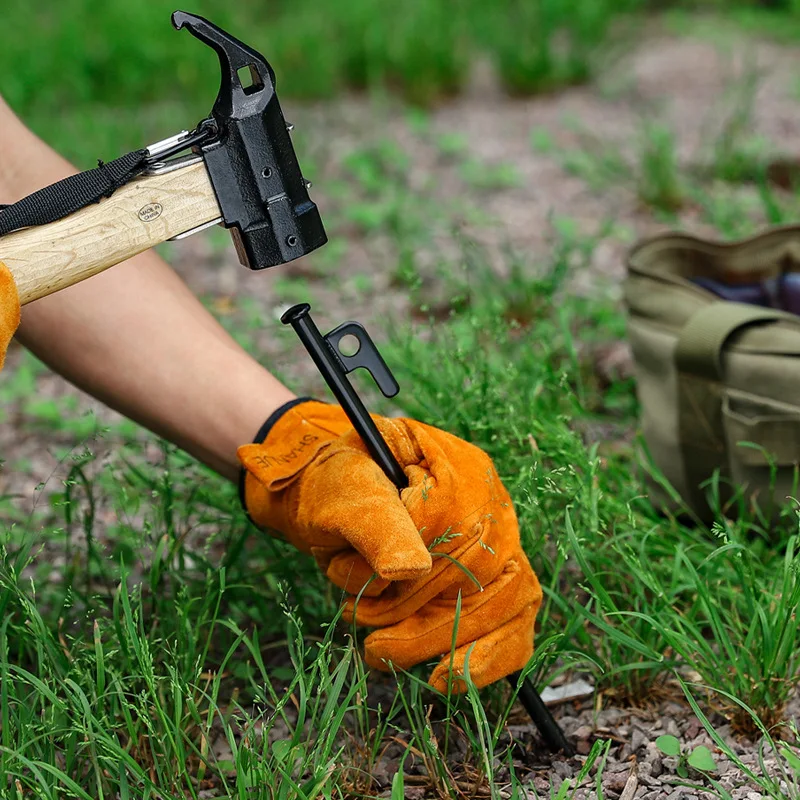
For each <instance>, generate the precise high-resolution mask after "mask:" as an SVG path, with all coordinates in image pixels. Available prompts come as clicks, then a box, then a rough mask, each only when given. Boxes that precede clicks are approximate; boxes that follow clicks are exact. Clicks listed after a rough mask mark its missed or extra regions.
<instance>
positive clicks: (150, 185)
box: [0, 162, 221, 305]
mask: <svg viewBox="0 0 800 800" xmlns="http://www.w3.org/2000/svg"><path fill="white" fill-rule="evenodd" d="M220 216H221V213H220V210H219V205H218V203H217V198H216V196H215V194H214V190H213V189H212V188H211V183H210V181H209V178H208V173H207V171H206V167H205V164H203V163H202V162H198V163H194V164H191V165H189V166H186V167H181V168H179V169H175V170H173V171H171V172H166V173H164V174H162V175H149V176H143V177H141V178H137V179H135V180H133V181H131V182H130V183H128V184H126V185H125V186H123V187H122V188H120V189H118V190H117V191H116V192H114V194H113V195H112V196H111V197H109V198H107V199H104V200H101V201H100V202H99V203H96V204H92V205H90V206H87V207H86V208H82V209H81V210H80V211H77V212H75V213H74V214H70V216H68V217H65V218H64V219H61V220H58V221H57V222H51V223H49V224H47V225H41V226H38V227H32V228H25V229H23V230H20V231H15V232H14V233H10V234H8V235H6V236H3V237H0V261H2V262H4V263H5V264H6V266H7V267H8V268H9V270H11V274H12V275H13V276H14V280H15V281H16V284H17V289H18V291H19V296H20V302H21V303H22V304H23V305H24V304H25V303H30V302H31V301H32V300H38V299H39V298H40V297H44V296H45V295H48V294H52V293H53V292H57V291H58V290H59V289H64V288H66V287H67V286H71V285H72V284H73V283H78V282H79V281H82V280H84V279H86V278H90V277H91V276H92V275H96V274H97V273H98V272H102V271H103V270H104V269H108V268H109V267H113V266H114V265H115V264H119V263H120V262H122V261H125V260H126V259H128V258H130V257H131V256H135V255H136V254H137V253H141V252H143V251H144V250H147V249H149V248H150V247H153V246H154V245H157V244H160V243H161V242H164V241H166V240H167V239H171V238H172V237H173V236H177V235H178V234H181V233H185V232H186V231H189V230H191V229H192V228H196V227H197V226H198V225H203V224H205V223H208V222H211V221H213V220H215V219H218V218H219V217H220Z"/></svg>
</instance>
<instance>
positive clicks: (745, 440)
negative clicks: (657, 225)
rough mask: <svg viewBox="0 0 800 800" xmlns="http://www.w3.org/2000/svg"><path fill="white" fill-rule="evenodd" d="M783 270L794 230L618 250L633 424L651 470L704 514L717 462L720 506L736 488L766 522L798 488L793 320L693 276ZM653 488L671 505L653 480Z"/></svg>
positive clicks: (737, 280) (791, 255) (796, 246)
mask: <svg viewBox="0 0 800 800" xmlns="http://www.w3.org/2000/svg"><path fill="white" fill-rule="evenodd" d="M793 272H800V226H797V227H786V228H775V229H772V230H770V231H768V232H766V233H763V234H761V235H759V236H756V237H754V238H751V239H748V240H745V241H739V242H734V243H731V244H720V243H716V242H709V241H704V240H702V239H698V238H694V237H691V236H687V235H683V234H676V233H672V234H667V235H662V236H658V237H656V238H654V239H650V240H647V241H644V242H642V243H640V244H638V245H637V246H636V247H635V248H634V249H633V250H632V251H631V253H630V255H629V258H628V275H627V278H626V281H625V286H624V291H625V301H626V304H627V307H628V314H629V317H628V332H629V337H630V342H631V346H632V349H633V357H634V362H635V371H636V377H637V383H638V389H637V391H638V395H639V400H640V405H641V412H642V419H641V423H642V432H643V435H644V439H645V442H646V444H647V447H648V449H649V451H650V455H651V457H652V459H653V462H654V464H655V466H656V467H657V468H658V469H659V470H660V471H661V472H662V473H663V474H664V476H665V477H666V478H667V479H668V480H669V482H670V483H671V484H672V486H673V487H674V488H675V489H676V490H677V491H678V493H679V494H680V495H681V497H682V498H683V500H684V502H685V503H686V505H687V506H688V507H689V508H690V509H691V510H692V511H694V512H695V514H697V515H698V516H699V517H700V518H701V519H703V520H704V521H707V522H710V521H711V519H712V516H713V515H712V512H711V507H710V504H709V492H710V491H711V488H712V486H713V485H714V483H715V482H714V481H712V480H710V479H712V477H713V476H714V474H715V471H716V470H718V471H719V476H720V480H719V482H718V484H717V485H718V486H719V490H720V499H721V501H722V502H723V504H724V503H729V502H730V500H731V498H733V497H734V496H736V492H737V489H738V490H739V497H742V496H743V497H745V498H747V500H748V501H749V502H750V503H754V504H757V505H758V507H759V509H760V510H761V511H762V513H766V514H767V515H768V517H770V518H774V517H775V515H776V514H777V511H778V510H779V508H780V506H781V505H783V504H784V503H786V502H787V498H788V497H790V496H793V495H795V494H796V493H797V487H796V475H797V465H798V462H800V317H798V316H796V315H794V314H791V313H788V312H787V311H783V310H779V309H775V308H765V307H761V306H758V305H749V304H744V303H738V302H730V301H726V300H722V299H720V297H718V296H717V295H716V294H714V293H712V292H711V291H708V290H706V289H704V288H701V287H700V286H697V285H695V284H693V283H692V279H697V278H700V279H704V278H705V279H712V280H716V281H720V282H723V283H725V284H726V285H728V286H736V285H744V284H749V283H754V282H759V281H763V280H767V279H770V278H776V277H780V276H782V275H786V274H789V273H793ZM704 484H705V485H704ZM653 492H654V498H653V499H654V500H655V501H656V502H657V503H662V504H664V505H665V506H667V507H668V508H669V509H670V510H676V508H675V506H674V504H673V503H671V502H670V501H669V499H668V498H667V497H666V493H665V492H661V491H659V488H658V487H657V486H656V485H655V482H653ZM723 508H724V505H723ZM726 513H729V514H733V513H735V509H734V508H733V507H731V508H729V509H727V511H726Z"/></svg>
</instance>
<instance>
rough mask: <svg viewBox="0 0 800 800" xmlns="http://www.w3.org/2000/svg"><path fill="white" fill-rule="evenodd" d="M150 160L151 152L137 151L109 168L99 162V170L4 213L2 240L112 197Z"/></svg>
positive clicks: (72, 178) (71, 178)
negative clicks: (13, 232) (20, 230)
mask: <svg viewBox="0 0 800 800" xmlns="http://www.w3.org/2000/svg"><path fill="white" fill-rule="evenodd" d="M146 158H147V150H135V151H134V152H132V153H128V154H127V155H124V156H122V157H121V158H117V159H115V160H114V161H109V162H108V163H107V164H104V163H103V162H102V161H99V162H98V166H97V167H96V168H95V169H90V170H87V171H86V172H79V173H78V174H77V175H70V176H69V177H68V178H64V180H61V181H58V182H57V183H54V184H52V185H50V186H45V187H44V188H43V189H39V191H37V192H34V193H33V194H30V195H28V196H27V197H23V198H22V200H19V201H18V202H16V203H13V204H12V205H10V206H6V207H4V208H2V209H0V236H4V235H5V234H7V233H11V232H12V231H16V230H19V229H20V228H29V227H31V226H34V225H47V224H48V223H50V222H55V221H56V220H59V219H63V218H64V217H67V216H69V215H70V214H73V213H74V212H76V211H80V209H82V208H85V207H86V206H88V205H90V204H91V203H98V202H100V200H102V199H103V198H104V197H111V195H112V194H113V193H114V192H115V191H116V190H117V189H119V188H120V186H124V185H125V184H126V183H129V182H130V181H131V180H132V179H133V178H135V177H136V176H137V175H139V174H141V173H142V172H143V171H144V169H145V167H146Z"/></svg>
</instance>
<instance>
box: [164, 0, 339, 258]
mask: <svg viewBox="0 0 800 800" xmlns="http://www.w3.org/2000/svg"><path fill="white" fill-rule="evenodd" d="M172 24H173V25H174V26H175V27H176V28H177V29H179V30H180V29H181V28H187V29H188V30H189V32H190V33H191V34H192V35H193V36H195V37H196V38H197V39H199V40H200V41H201V42H205V44H207V45H208V46H209V47H211V48H213V49H214V50H215V51H216V53H217V56H218V57H219V63H220V67H221V69H222V82H221V84H220V89H219V94H218V95H217V99H216V102H215V103H214V107H213V109H212V110H211V116H210V118H209V121H208V125H209V127H213V128H215V129H216V130H215V133H214V135H213V136H212V137H211V139H210V141H206V142H204V144H202V145H201V146H200V147H199V150H200V152H201V153H202V155H203V158H204V159H205V163H206V167H207V168H208V174H209V176H210V178H211V185H212V186H213V187H214V192H215V193H216V195H217V200H218V201H219V206H220V210H221V211H222V217H223V224H224V225H225V227H226V228H230V229H231V234H232V236H233V241H234V244H235V245H236V251H237V253H238V254H239V260H240V261H241V262H242V264H243V265H244V266H246V267H249V268H250V269H265V268H266V267H274V266H277V265H278V264H285V263H286V262H287V261H293V260H294V259H295V258H300V257H301V256H304V255H306V254H307V253H310V252H311V251H312V250H316V248H318V247H320V246H321V245H323V244H325V242H326V241H327V237H326V235H325V229H324V228H323V226H322V218H321V217H320V215H319V210H318V209H317V206H316V205H315V204H314V203H313V202H312V201H311V199H310V198H309V196H308V186H309V184H308V183H307V181H306V180H305V179H304V178H303V175H302V173H301V172H300V165H299V164H298V163H297V156H296V155H295V152H294V147H293V146H292V140H291V138H290V136H289V127H288V126H287V124H286V120H285V119H284V118H283V112H282V111H281V106H280V103H279V102H278V95H277V94H276V92H275V73H274V72H273V70H272V67H271V66H270V65H269V64H268V63H267V61H266V59H265V58H264V57H263V56H262V55H261V54H260V53H257V52H256V51H255V50H253V49H252V48H250V47H248V46H247V45H246V44H244V43H243V42H240V41H239V40H238V39H235V38H234V37H233V36H230V35H229V34H227V33H226V32H225V31H223V30H222V29H220V28H218V27H217V26H216V25H214V24H212V23H211V22H209V21H208V20H206V19H204V18H203V17H198V16H195V15H194V14H188V13H186V12H185V11H176V12H175V13H174V14H173V15H172ZM243 77H244V78H245V80H244V82H243V80H242V78H243Z"/></svg>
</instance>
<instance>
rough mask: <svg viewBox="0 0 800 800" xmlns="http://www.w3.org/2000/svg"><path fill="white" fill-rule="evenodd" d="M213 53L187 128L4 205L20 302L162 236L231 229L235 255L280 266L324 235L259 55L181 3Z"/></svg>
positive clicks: (3, 232)
mask: <svg viewBox="0 0 800 800" xmlns="http://www.w3.org/2000/svg"><path fill="white" fill-rule="evenodd" d="M172 24H173V25H174V26H175V27H176V28H177V29H181V28H186V29H187V30H188V31H189V32H190V33H191V34H193V35H194V36H195V37H197V38H198V39H199V40H200V41H201V42H204V43H205V44H207V45H208V46H209V47H211V48H213V49H214V50H215V51H216V53H217V56H218V57H219V63H220V67H221V70H222V82H221V85H220V90H219V94H218V95H217V99H216V101H215V103H214V106H213V108H212V110H211V114H210V115H209V116H208V118H206V119H204V120H202V121H201V122H200V124H199V125H198V126H197V127H196V128H195V129H194V130H193V131H191V132H190V131H182V132H181V133H179V134H177V135H175V136H172V137H170V138H168V139H165V140H163V141H161V142H157V143H156V144H153V145H150V146H149V147H148V148H145V149H143V150H139V151H136V152H134V153H129V154H128V155H126V156H123V157H122V158H119V159H116V160H115V161H113V162H110V163H108V164H102V163H101V164H100V166H99V167H98V168H97V169H94V170H90V171H88V172H83V173H80V174H78V175H73V176H71V177H69V178H65V179H64V180H62V181H59V182H58V183H55V184H53V185H52V186H48V187H45V188H44V189H41V190H39V191H38V192H34V194H32V195H30V196H28V197H26V198H24V199H23V200H20V201H19V202H17V203H15V204H13V205H11V206H7V207H5V208H4V209H3V210H0V237H2V238H0V260H2V261H3V262H4V263H5V264H6V266H7V267H8V268H9V270H10V271H11V274H12V275H13V276H14V280H15V282H16V284H17V288H18V291H19V295H20V301H21V302H22V303H23V304H25V303H29V302H31V301H32V300H37V299H38V298H40V297H44V296H45V295H48V294H51V293H52V292H56V291H58V290H59V289H64V288H65V287H67V286H71V285H72V284H74V283H78V282H79V281H82V280H84V279H85V278H90V277H91V276H92V275H96V274H97V273H99V272H102V271H103V270H105V269H108V268H109V267H113V266H114V265H115V264H119V263H120V262H122V261H125V260H126V259H128V258H131V257H132V256H135V255H136V254H137V253H141V252H143V251H145V250H148V249H150V248H151V247H153V246H155V245H157V244H160V243H161V242H164V241H167V240H175V239H183V238H185V237H187V236H190V235H191V234H193V233H197V232H198V231H201V230H204V229H205V228H208V227H210V226H212V225H216V224H222V225H224V226H225V227H226V228H229V229H230V231H231V234H232V237H233V242H234V245H235V247H236V252H237V253H238V256H239V260H240V261H241V263H242V264H243V265H244V266H246V267H248V268H249V269H253V270H257V269H264V268H266V267H273V266H276V265H278V264H285V263H286V262H288V261H293V260H294V259H296V258H300V257H301V256H304V255H306V254H307V253H310V252H311V251H312V250H316V248H318V247H320V246H322V245H323V244H325V242H326V241H327V237H326V236H325V229H324V228H323V225H322V219H321V218H320V215H319V211H318V209H317V206H316V205H315V204H314V203H313V202H312V201H311V199H310V198H309V196H308V188H309V186H310V184H309V183H308V182H307V181H306V180H305V179H304V178H303V175H302V173H301V172H300V165H299V164H298V162H297V156H296V155H295V152H294V147H293V146H292V141H291V138H290V135H289V132H290V130H291V125H288V124H287V123H286V120H285V119H284V117H283V112H282V111H281V107H280V103H279V102H278V96H277V94H276V92H275V73H274V72H273V70H272V67H271V66H270V65H269V64H268V63H267V61H266V60H265V59H264V57H263V56H262V55H261V54H260V53H257V52H256V51H255V50H253V49H252V48H251V47H248V46H247V45H246V44H244V43H243V42H240V41H239V40H238V39H235V38H234V37H233V36H230V35H229V34H227V33H226V32H225V31H223V30H222V29H220V28H218V27H217V26H216V25H214V24H212V23H211V22H209V21H208V20H206V19H203V18H202V17H198V16H195V15H194V14H188V13H186V12H184V11H176V12H175V13H174V14H173V15H172Z"/></svg>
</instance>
